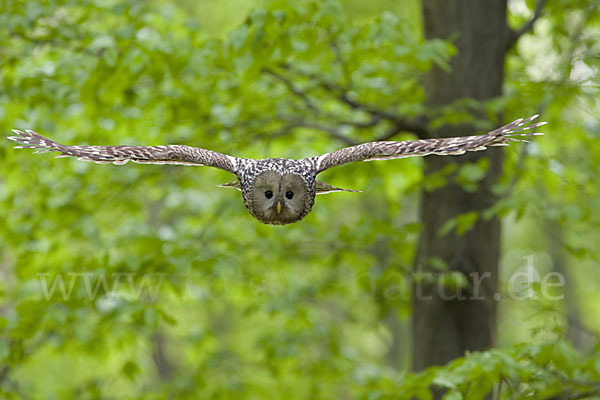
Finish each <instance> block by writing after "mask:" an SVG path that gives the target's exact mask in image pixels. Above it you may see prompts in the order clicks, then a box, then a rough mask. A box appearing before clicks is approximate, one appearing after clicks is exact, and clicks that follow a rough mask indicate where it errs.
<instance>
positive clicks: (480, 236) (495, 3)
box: [412, 0, 510, 396]
mask: <svg viewBox="0 0 600 400" xmlns="http://www.w3.org/2000/svg"><path fill="white" fill-rule="evenodd" d="M422 7H423V8H422V11H423V21H424V29H425V36H426V37H427V38H428V39H431V38H442V39H448V38H455V39H454V42H455V44H456V46H457V48H458V54H457V55H456V56H455V57H454V58H453V60H452V62H451V65H452V71H449V72H444V71H442V70H440V69H434V70H432V71H431V73H430V74H429V76H428V78H427V81H426V84H425V88H426V93H427V96H428V103H429V105H430V106H432V107H439V106H444V105H448V104H451V103H452V102H454V101H455V100H457V99H461V98H472V99H476V100H481V101H485V100H487V99H490V98H493V97H497V96H500V95H501V94H502V84H503V78H504V58H505V52H506V48H507V43H508V42H509V39H510V30H509V28H508V26H507V23H506V0H423V3H422ZM475 132H476V130H475V129H474V128H473V127H470V126H464V125H463V126H460V127H457V126H446V127H442V128H440V129H439V130H437V131H436V132H434V133H435V134H436V135H438V136H440V137H448V136H461V135H467V134H473V133H475ZM502 154H503V153H502V151H501V149H498V148H493V149H490V150H488V151H485V152H480V153H472V154H468V155H464V156H460V157H436V156H430V157H426V158H425V168H426V173H431V172H433V171H437V170H439V169H440V168H443V167H444V166H446V165H447V164H448V163H459V164H462V163H468V162H474V161H476V160H478V159H479V158H481V157H489V158H490V162H491V165H490V168H489V170H488V174H487V176H486V177H485V178H484V179H483V180H482V181H481V182H480V185H479V188H478V189H477V190H476V191H475V192H467V191H465V190H464V189H463V188H462V187H461V186H460V185H457V184H452V183H451V184H448V185H447V186H445V187H443V188H441V189H438V190H435V191H430V192H424V193H423V195H422V200H421V219H422V221H423V224H424V230H423V232H422V234H421V236H420V239H419V247H418V249H417V255H416V258H415V270H416V271H425V272H426V271H428V270H430V265H431V263H430V260H431V259H432V258H438V259H442V260H444V262H445V263H446V265H447V266H448V267H449V268H450V270H453V271H460V272H462V273H464V274H465V276H466V277H467V278H469V280H470V281H472V282H473V278H476V279H482V280H481V283H480V284H477V282H474V285H478V286H479V296H478V297H479V298H484V299H483V300H481V299H477V300H463V299H460V298H454V299H448V297H452V296H451V293H450V291H449V289H447V288H446V289H444V288H443V286H439V285H437V284H426V283H416V284H415V287H414V290H413V313H414V315H413V319H412V321H413V322H412V324H413V325H412V337H413V369H414V370H417V371H418V370H421V369H423V368H425V367H428V366H431V365H441V364H445V363H447V362H448V361H450V360H452V359H454V358H456V357H460V356H462V355H463V354H464V353H465V351H466V350H471V351H475V350H484V349H487V348H489V347H491V346H493V345H494V342H495V318H496V300H494V294H495V293H496V291H497V286H498V258H499V250H500V223H499V221H498V220H497V219H496V218H493V219H491V220H489V221H483V220H482V219H481V218H480V219H479V220H478V221H477V223H476V224H475V226H474V227H473V229H471V230H470V231H469V232H468V233H466V234H464V235H463V236H459V235H457V234H455V233H450V234H448V235H446V236H443V237H442V236H440V235H439V229H440V227H441V226H442V225H443V224H444V223H445V222H446V221H447V220H448V219H450V218H452V217H455V216H456V215H458V214H462V213H465V212H468V211H479V210H484V209H487V208H488V207H490V206H491V205H492V204H494V202H495V201H496V198H495V197H494V196H493V195H492V193H491V191H490V188H491V185H492V184H493V183H494V182H495V181H496V180H497V178H498V176H499V175H500V173H501V171H502ZM444 293H445V295H444ZM462 294H463V295H465V296H471V297H472V296H473V293H469V292H468V290H463V292H462ZM438 396H439V394H438Z"/></svg>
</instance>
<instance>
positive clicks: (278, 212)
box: [277, 201, 281, 214]
mask: <svg viewBox="0 0 600 400" xmlns="http://www.w3.org/2000/svg"><path fill="white" fill-rule="evenodd" d="M277 214H281V202H280V201H278V202H277Z"/></svg>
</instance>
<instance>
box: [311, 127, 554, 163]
mask: <svg viewBox="0 0 600 400" xmlns="http://www.w3.org/2000/svg"><path fill="white" fill-rule="evenodd" d="M537 117H538V115H534V116H532V117H529V118H527V119H522V118H520V119H517V120H516V121H513V122H511V123H510V124H508V125H505V126H503V127H501V128H498V129H496V130H493V131H491V132H489V133H487V134H485V135H477V136H461V137H451V138H439V139H424V140H407V141H403V142H369V143H363V144H359V145H356V146H351V147H346V148H343V149H340V150H338V151H334V152H333V153H327V154H323V155H320V156H317V157H313V158H312V160H313V162H314V163H315V166H316V169H317V173H319V172H322V171H325V170H326V169H328V168H332V167H337V166H338V165H342V164H346V163H350V162H354V161H371V160H390V159H394V158H404V157H412V156H426V155H428V154H439V155H457V154H463V153H464V152H466V151H478V150H485V149H486V148H487V146H508V143H509V142H519V141H522V140H520V139H515V138H514V136H531V135H543V133H538V132H528V133H516V132H521V131H525V130H528V129H532V128H536V127H538V126H541V125H544V124H545V122H538V123H535V124H531V125H527V124H529V123H530V122H531V121H533V120H534V119H536V118H537Z"/></svg>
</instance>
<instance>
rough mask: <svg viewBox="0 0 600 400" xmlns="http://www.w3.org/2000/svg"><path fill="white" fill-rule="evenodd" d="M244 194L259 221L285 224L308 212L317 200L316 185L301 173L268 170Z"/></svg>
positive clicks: (296, 220) (251, 211)
mask: <svg viewBox="0 0 600 400" xmlns="http://www.w3.org/2000/svg"><path fill="white" fill-rule="evenodd" d="M313 185H314V183H313ZM244 197H245V200H246V201H245V203H246V206H247V207H248V210H249V211H250V213H252V215H254V217H256V219H258V220H259V221H260V222H262V223H265V224H273V225H284V224H290V223H292V222H298V221H300V220H301V219H302V218H304V216H306V214H308V212H309V211H310V210H311V208H312V206H313V204H314V202H315V188H314V187H312V188H311V187H309V184H308V182H306V181H305V180H304V179H303V177H302V176H301V175H299V174H295V173H279V172H277V171H273V170H267V171H263V172H261V173H260V174H258V175H257V176H256V178H255V179H254V180H253V182H252V186H251V187H250V188H249V190H248V191H247V192H246V193H244Z"/></svg>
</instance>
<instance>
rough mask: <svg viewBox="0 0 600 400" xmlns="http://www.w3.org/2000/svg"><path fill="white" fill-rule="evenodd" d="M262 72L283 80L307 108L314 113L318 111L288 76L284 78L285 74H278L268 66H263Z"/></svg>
mask: <svg viewBox="0 0 600 400" xmlns="http://www.w3.org/2000/svg"><path fill="white" fill-rule="evenodd" d="M262 72H264V73H265V74H268V75H271V76H272V77H274V78H276V79H278V80H280V81H281V82H283V84H284V85H285V86H286V87H287V88H288V90H289V91H290V92H292V93H293V94H295V95H296V96H298V97H299V98H300V99H301V100H302V101H303V102H304V104H306V107H308V109H310V110H311V111H312V112H313V113H314V114H318V113H319V110H318V108H317V107H316V106H315V105H314V104H313V102H312V101H311V100H310V98H309V97H308V96H307V95H306V93H304V92H303V91H302V90H300V89H298V88H297V87H296V86H295V85H294V84H293V83H292V81H290V80H289V79H288V78H286V77H285V76H283V75H281V74H278V73H277V72H275V71H273V70H272V69H270V68H263V69H262Z"/></svg>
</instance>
